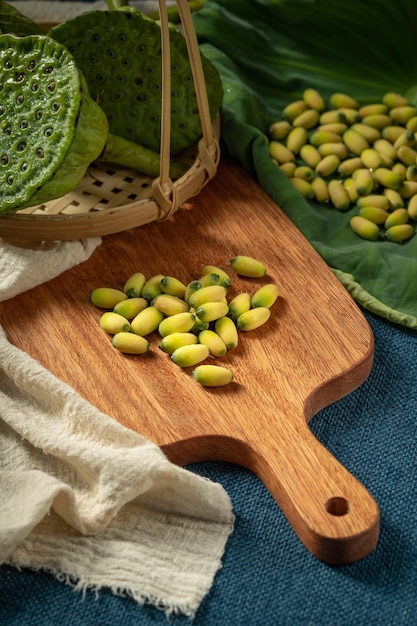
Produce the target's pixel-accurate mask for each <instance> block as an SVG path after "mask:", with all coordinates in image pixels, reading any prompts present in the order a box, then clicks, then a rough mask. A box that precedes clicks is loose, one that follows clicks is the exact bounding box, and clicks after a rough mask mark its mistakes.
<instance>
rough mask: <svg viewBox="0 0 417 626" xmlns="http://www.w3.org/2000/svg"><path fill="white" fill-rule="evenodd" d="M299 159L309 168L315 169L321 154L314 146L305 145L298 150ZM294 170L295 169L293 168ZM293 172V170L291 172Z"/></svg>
mask: <svg viewBox="0 0 417 626" xmlns="http://www.w3.org/2000/svg"><path fill="white" fill-rule="evenodd" d="M300 157H301V159H302V160H303V161H305V163H307V165H308V166H309V167H312V168H315V167H316V165H317V163H319V161H321V154H320V152H319V151H318V150H317V148H316V147H315V146H312V145H311V144H309V143H307V144H305V145H304V146H302V148H301V150H300ZM294 169H295V168H294ZM293 171H294V170H293Z"/></svg>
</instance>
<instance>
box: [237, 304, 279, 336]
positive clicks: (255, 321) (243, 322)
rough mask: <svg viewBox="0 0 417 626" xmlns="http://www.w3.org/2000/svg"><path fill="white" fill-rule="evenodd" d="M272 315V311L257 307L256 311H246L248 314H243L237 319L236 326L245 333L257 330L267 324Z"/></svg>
mask: <svg viewBox="0 0 417 626" xmlns="http://www.w3.org/2000/svg"><path fill="white" fill-rule="evenodd" d="M270 315H271V311H270V309H267V308H266V307H257V308H256V309H250V310H249V311H246V313H242V315H240V316H239V317H238V318H237V320H236V324H237V327H238V329H239V330H243V331H245V332H247V331H251V330H255V329H256V328H259V327H260V326H262V325H263V324H265V322H267V321H268V320H269V317H270Z"/></svg>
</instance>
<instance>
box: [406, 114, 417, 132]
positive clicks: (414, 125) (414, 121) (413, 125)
mask: <svg viewBox="0 0 417 626" xmlns="http://www.w3.org/2000/svg"><path fill="white" fill-rule="evenodd" d="M406 128H407V130H410V131H411V132H412V133H415V132H417V115H415V116H414V117H410V119H409V120H408V122H407V124H406Z"/></svg>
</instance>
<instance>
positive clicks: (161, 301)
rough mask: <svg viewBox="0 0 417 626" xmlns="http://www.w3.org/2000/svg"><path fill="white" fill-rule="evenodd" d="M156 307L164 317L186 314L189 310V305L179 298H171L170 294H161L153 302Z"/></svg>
mask: <svg viewBox="0 0 417 626" xmlns="http://www.w3.org/2000/svg"><path fill="white" fill-rule="evenodd" d="M152 304H153V306H154V307H156V308H157V309H158V311H161V313H163V314H164V315H167V316H170V315H175V314H176V313H184V311H188V310H189V308H190V307H189V305H188V304H187V302H186V301H185V300H182V299H181V298H178V296H171V295H170V294H168V293H160V294H159V295H157V296H156V298H154V299H153V300H152Z"/></svg>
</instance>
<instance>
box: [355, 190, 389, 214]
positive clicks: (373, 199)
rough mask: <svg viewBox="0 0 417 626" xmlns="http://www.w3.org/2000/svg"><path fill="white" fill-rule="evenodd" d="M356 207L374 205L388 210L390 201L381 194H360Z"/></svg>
mask: <svg viewBox="0 0 417 626" xmlns="http://www.w3.org/2000/svg"><path fill="white" fill-rule="evenodd" d="M357 205H358V207H364V206H375V207H378V208H380V209H384V211H388V210H389V208H390V203H389V200H388V198H387V196H385V195H382V194H371V195H369V196H361V197H360V198H358V202H357Z"/></svg>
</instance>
